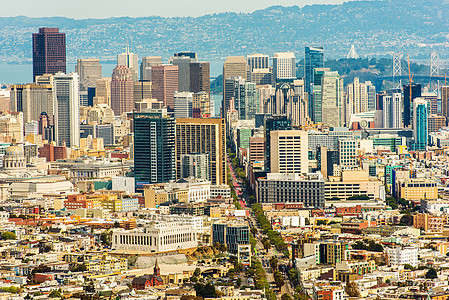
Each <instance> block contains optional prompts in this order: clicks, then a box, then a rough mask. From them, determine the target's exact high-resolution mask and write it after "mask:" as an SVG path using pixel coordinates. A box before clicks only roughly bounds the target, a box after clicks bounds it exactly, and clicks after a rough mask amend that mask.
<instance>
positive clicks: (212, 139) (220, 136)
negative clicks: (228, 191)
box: [176, 118, 226, 185]
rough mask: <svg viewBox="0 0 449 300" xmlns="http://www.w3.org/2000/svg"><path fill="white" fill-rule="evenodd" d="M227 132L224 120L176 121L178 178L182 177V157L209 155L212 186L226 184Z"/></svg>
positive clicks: (183, 119) (192, 119)
mask: <svg viewBox="0 0 449 300" xmlns="http://www.w3.org/2000/svg"><path fill="white" fill-rule="evenodd" d="M225 130H226V128H225V121H224V119H209V118H203V119H200V118H179V119H176V178H177V179H180V178H181V175H182V172H181V158H182V155H184V154H191V153H209V163H210V179H211V182H212V184H213V185H220V184H226V136H225V132H226V131H225Z"/></svg>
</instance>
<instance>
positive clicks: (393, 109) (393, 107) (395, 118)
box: [382, 93, 402, 128]
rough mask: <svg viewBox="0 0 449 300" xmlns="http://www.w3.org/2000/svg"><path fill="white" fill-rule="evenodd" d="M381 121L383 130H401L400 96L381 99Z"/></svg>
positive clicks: (394, 94) (397, 94)
mask: <svg viewBox="0 0 449 300" xmlns="http://www.w3.org/2000/svg"><path fill="white" fill-rule="evenodd" d="M382 101H383V110H382V119H383V127H384V128H402V94H401V93H393V94H391V95H387V96H384V97H383V100H382Z"/></svg>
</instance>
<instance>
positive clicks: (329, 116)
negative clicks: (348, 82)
mask: <svg viewBox="0 0 449 300" xmlns="http://www.w3.org/2000/svg"><path fill="white" fill-rule="evenodd" d="M321 82H322V84H321V111H322V112H321V117H322V123H323V124H324V125H327V126H330V127H342V126H343V123H344V120H343V112H342V110H343V102H344V94H343V78H341V77H340V75H339V74H338V72H324V75H323V77H322V80H321Z"/></svg>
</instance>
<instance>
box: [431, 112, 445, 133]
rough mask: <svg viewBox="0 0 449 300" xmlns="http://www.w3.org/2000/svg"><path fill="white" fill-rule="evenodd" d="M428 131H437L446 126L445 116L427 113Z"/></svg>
mask: <svg viewBox="0 0 449 300" xmlns="http://www.w3.org/2000/svg"><path fill="white" fill-rule="evenodd" d="M427 124H428V126H427V127H428V131H429V133H431V132H438V131H439V130H440V129H441V128H443V127H445V126H446V117H445V116H439V115H434V114H433V115H429V116H428V117H427Z"/></svg>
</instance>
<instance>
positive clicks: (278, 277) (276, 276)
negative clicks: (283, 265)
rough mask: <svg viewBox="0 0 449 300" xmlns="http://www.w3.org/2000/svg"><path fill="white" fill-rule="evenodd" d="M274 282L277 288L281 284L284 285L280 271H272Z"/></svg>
mask: <svg viewBox="0 0 449 300" xmlns="http://www.w3.org/2000/svg"><path fill="white" fill-rule="evenodd" d="M273 277H274V284H275V285H276V286H277V288H278V289H280V288H281V287H282V286H284V284H285V282H284V277H283V276H282V274H281V272H279V271H276V272H274V275H273Z"/></svg>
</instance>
